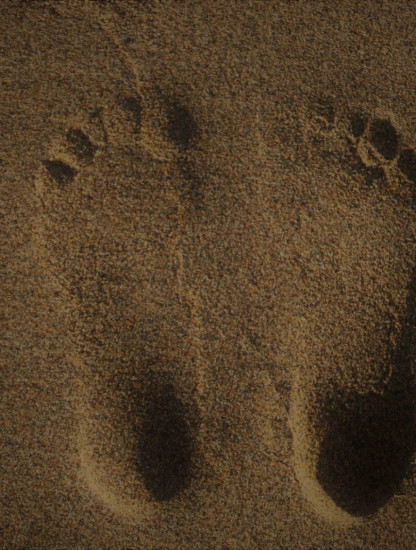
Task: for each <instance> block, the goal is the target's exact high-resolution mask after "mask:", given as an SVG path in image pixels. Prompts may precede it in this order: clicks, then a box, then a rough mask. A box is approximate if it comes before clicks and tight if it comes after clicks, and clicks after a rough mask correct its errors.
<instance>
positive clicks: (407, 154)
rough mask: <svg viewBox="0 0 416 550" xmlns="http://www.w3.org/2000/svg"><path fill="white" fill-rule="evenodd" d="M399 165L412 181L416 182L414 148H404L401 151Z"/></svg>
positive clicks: (415, 154)
mask: <svg viewBox="0 0 416 550" xmlns="http://www.w3.org/2000/svg"><path fill="white" fill-rule="evenodd" d="M397 166H398V167H399V170H400V171H401V172H402V174H404V175H405V176H406V178H407V179H408V180H409V181H410V182H411V183H416V153H415V152H414V151H413V149H404V150H403V151H402V152H401V153H400V156H399V158H398V160H397Z"/></svg>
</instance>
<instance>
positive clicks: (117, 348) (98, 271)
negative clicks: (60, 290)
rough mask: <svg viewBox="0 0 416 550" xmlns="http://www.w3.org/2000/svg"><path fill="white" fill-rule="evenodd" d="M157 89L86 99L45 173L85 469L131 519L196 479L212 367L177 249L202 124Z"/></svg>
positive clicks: (47, 225)
mask: <svg viewBox="0 0 416 550" xmlns="http://www.w3.org/2000/svg"><path fill="white" fill-rule="evenodd" d="M156 96H157V93H156V92H155V93H154V97H153V98H150V100H149V101H148V103H146V101H143V98H142V96H141V95H140V94H138V93H134V92H128V93H127V92H123V93H120V95H119V96H117V97H116V98H115V99H113V98H111V97H110V98H107V100H106V102H103V107H102V108H101V107H100V108H98V109H97V108H91V110H89V111H88V110H85V112H84V111H83V113H82V114H80V115H79V116H78V119H75V120H77V123H76V124H74V123H73V120H72V121H71V124H70V125H68V126H67V127H66V128H65V130H64V131H63V132H61V133H60V137H59V138H58V139H55V140H54V141H53V143H52V144H51V146H50V147H49V154H48V155H47V156H46V158H42V159H40V162H39V172H38V174H37V175H36V189H37V192H38V194H39V196H40V199H41V202H42V204H43V208H44V211H43V218H42V219H43V222H42V223H43V227H42V239H40V240H41V241H44V242H45V243H46V244H45V246H44V254H45V255H46V259H47V261H46V263H47V265H49V266H51V269H52V274H53V275H54V276H57V277H58V278H59V280H61V281H62V283H63V285H64V286H66V288H67V291H68V296H70V299H71V308H72V311H73V312H74V315H73V317H74V319H75V321H74V327H75V328H74V334H73V342H72V344H71V345H70V346H69V347H70V348H71V349H70V350H69V351H68V355H69V358H70V361H71V362H72V364H73V365H74V367H75V368H76V369H77V373H76V384H77V385H78V386H79V388H80V390H79V398H78V401H79V406H78V417H79V427H78V429H79V434H78V437H77V440H78V449H79V458H80V467H81V477H82V479H83V480H84V481H86V483H87V485H88V487H89V489H90V490H91V492H93V493H94V494H95V495H96V496H98V497H99V498H100V499H101V501H102V502H104V503H105V504H106V505H108V506H109V507H110V508H111V509H112V510H113V511H114V512H116V513H117V514H121V515H122V516H124V517H125V518H128V519H129V520H131V521H134V522H135V521H143V520H144V519H145V518H146V517H147V518H150V515H151V514H152V512H153V511H154V510H155V507H157V506H160V504H161V503H162V502H164V501H168V500H171V499H174V498H175V497H180V496H181V495H182V494H185V491H186V489H187V488H188V487H189V486H190V485H191V481H192V478H193V475H194V473H195V472H194V469H193V464H194V456H195V453H197V447H198V441H197V439H198V426H199V418H200V412H199V411H200V409H199V405H198V403H199V402H198V400H199V395H200V392H201V391H202V378H201V377H202V375H203V372H202V370H203V367H202V359H201V354H200V348H199V337H200V334H199V326H200V325H199V317H198V300H197V297H196V296H195V295H194V294H193V292H192V290H191V289H190V288H189V285H187V282H186V276H187V275H186V267H185V266H184V260H183V255H182V245H183V243H182V238H183V235H184V234H185V233H186V231H187V228H186V215H184V213H186V211H188V210H189V209H190V208H193V207H195V206H197V205H198V204H200V200H201V197H202V195H201V186H200V185H199V183H200V182H199V181H198V179H197V178H196V176H195V175H194V174H193V170H192V163H191V160H190V156H189V151H190V149H191V148H192V146H193V144H194V143H196V141H197V139H198V135H199V132H198V127H197V125H196V123H195V121H194V119H193V117H192V116H191V114H190V112H189V111H188V109H187V108H186V107H185V106H184V105H183V104H182V103H181V102H180V101H179V100H178V99H175V100H168V99H166V98H164V97H162V99H160V98H157V97H156ZM143 159H145V162H141V161H142V160H143ZM132 160H133V162H132Z"/></svg>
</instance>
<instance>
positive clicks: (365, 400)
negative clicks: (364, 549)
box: [317, 388, 416, 516]
mask: <svg viewBox="0 0 416 550" xmlns="http://www.w3.org/2000/svg"><path fill="white" fill-rule="evenodd" d="M408 392H409V389H408V388H402V389H401V390H400V389H399V388H397V391H392V392H389V394H388V395H378V394H369V395H358V396H356V397H355V398H354V399H351V400H350V401H349V402H346V403H344V404H343V405H342V406H338V407H337V410H336V411H335V410H333V411H332V412H331V413H330V414H329V415H328V416H329V418H330V420H329V422H328V425H327V430H328V431H327V434H326V436H325V438H324V440H323V442H322V444H321V450H320V456H319V461H318V468H317V479H318V481H319V483H320V484H321V486H322V488H323V489H324V490H325V491H326V492H327V493H328V495H329V496H330V497H331V498H332V499H333V501H334V502H335V504H337V506H339V507H340V508H342V509H343V510H345V511H346V512H348V513H349V514H351V515H352V516H365V515H368V514H371V513H374V512H376V511H377V510H378V509H379V508H380V507H381V506H383V505H384V504H385V503H386V502H387V501H388V500H389V499H390V497H392V496H393V495H394V493H395V492H397V490H398V489H399V487H400V485H401V482H402V480H403V478H404V477H405V475H406V473H407V470H408V468H409V465H410V463H411V461H412V458H413V456H414V452H415V436H416V433H415V403H414V402H413V399H409V396H408Z"/></svg>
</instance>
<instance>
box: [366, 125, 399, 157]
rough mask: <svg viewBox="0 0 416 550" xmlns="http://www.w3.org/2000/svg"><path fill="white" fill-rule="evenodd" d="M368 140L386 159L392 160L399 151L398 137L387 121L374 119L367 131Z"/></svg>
mask: <svg viewBox="0 0 416 550" xmlns="http://www.w3.org/2000/svg"><path fill="white" fill-rule="evenodd" d="M369 139H370V143H371V144H372V145H373V147H374V148H375V149H376V150H377V151H378V152H379V153H380V154H381V155H382V156H383V157H384V158H385V159H386V160H393V159H394V158H395V157H396V156H397V152H398V149H399V137H398V134H397V131H396V128H395V127H394V126H393V124H392V123H391V122H390V120H388V119H375V120H373V121H372V123H371V125H370V130H369Z"/></svg>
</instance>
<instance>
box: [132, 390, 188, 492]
mask: <svg viewBox="0 0 416 550" xmlns="http://www.w3.org/2000/svg"><path fill="white" fill-rule="evenodd" d="M143 405H144V410H143V421H142V425H141V429H140V433H138V434H137V438H138V442H137V461H136V466H137V469H138V471H139V473H140V475H141V477H142V479H143V483H144V486H145V488H146V489H147V491H148V492H149V494H150V495H151V496H152V497H153V498H154V499H155V500H157V501H159V502H160V501H166V500H170V499H171V498H173V497H174V496H175V495H177V494H178V493H179V492H181V491H182V490H183V489H184V488H185V487H186V486H187V485H188V482H189V479H190V475H191V458H192V454H193V437H192V434H191V429H190V415H191V411H190V410H188V407H186V405H184V404H183V403H182V402H181V400H180V399H179V398H178V396H177V395H176V393H175V389H174V386H173V384H171V383H163V382H159V383H155V382H152V383H151V387H149V390H148V392H147V395H146V396H145V398H144V404H143Z"/></svg>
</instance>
